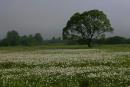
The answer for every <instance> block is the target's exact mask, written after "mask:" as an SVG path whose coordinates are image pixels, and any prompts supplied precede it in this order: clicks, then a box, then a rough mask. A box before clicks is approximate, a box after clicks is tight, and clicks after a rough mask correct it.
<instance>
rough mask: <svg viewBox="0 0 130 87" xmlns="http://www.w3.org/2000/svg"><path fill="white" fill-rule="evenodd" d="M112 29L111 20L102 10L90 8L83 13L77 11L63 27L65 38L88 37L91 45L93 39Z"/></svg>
mask: <svg viewBox="0 0 130 87" xmlns="http://www.w3.org/2000/svg"><path fill="white" fill-rule="evenodd" d="M112 31H113V28H112V27H111V24H110V21H109V19H108V18H107V16H106V15H105V14H104V13H103V12H102V11H99V10H90V11H88V12H87V11H86V12H83V13H82V14H80V13H75V14H74V15H73V16H72V17H71V18H70V20H69V21H68V22H67V24H66V26H65V28H64V29H63V39H68V40H78V39H86V40H87V41H88V46H89V47H91V43H92V40H93V39H95V38H99V37H100V36H102V35H104V34H105V33H106V32H112Z"/></svg>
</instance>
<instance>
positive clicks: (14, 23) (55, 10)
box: [0, 0, 130, 39]
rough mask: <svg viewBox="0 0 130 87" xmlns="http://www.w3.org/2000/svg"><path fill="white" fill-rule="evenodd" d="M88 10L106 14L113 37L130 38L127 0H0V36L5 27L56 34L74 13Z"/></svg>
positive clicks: (21, 31) (27, 31)
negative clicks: (112, 29)
mask: <svg viewBox="0 0 130 87" xmlns="http://www.w3.org/2000/svg"><path fill="white" fill-rule="evenodd" d="M92 9H98V10H101V11H104V13H106V14H107V16H108V18H109V19H110V21H111V24H112V26H113V28H114V29H115V31H114V33H113V36H114V35H120V36H125V37H129V38H130V0H0V38H3V37H4V36H5V35H6V32H7V31H9V30H17V31H18V32H19V33H20V35H23V34H34V33H37V32H40V33H41V34H42V36H43V37H44V38H45V39H48V38H51V37H53V36H56V37H58V36H61V35H62V29H63V27H64V26H65V25H66V23H67V21H68V19H69V18H70V17H71V16H72V15H73V14H74V13H76V12H83V11H88V10H92Z"/></svg>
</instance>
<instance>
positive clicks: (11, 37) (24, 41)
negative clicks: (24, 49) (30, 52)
mask: <svg viewBox="0 0 130 87" xmlns="http://www.w3.org/2000/svg"><path fill="white" fill-rule="evenodd" d="M42 42H43V38H42V36H41V34H40V33H36V34H35V35H34V36H33V35H31V34H30V35H29V36H26V35H24V36H19V34H18V32H17V31H14V30H12V31H9V32H8V33H7V35H6V38H4V39H3V40H1V41H0V46H18V45H22V46H33V45H41V44H42Z"/></svg>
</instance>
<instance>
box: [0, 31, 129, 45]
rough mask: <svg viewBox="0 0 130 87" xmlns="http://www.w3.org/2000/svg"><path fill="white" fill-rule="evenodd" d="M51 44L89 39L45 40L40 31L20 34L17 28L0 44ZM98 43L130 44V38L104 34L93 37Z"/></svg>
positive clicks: (77, 42)
mask: <svg viewBox="0 0 130 87" xmlns="http://www.w3.org/2000/svg"><path fill="white" fill-rule="evenodd" d="M50 44H53V45H54V44H66V45H87V44H88V40H85V39H78V40H73V39H70V40H62V38H61V37H57V38H56V37H52V38H51V39H50V40H43V37H42V35H41V34H40V33H36V34H34V35H32V34H30V35H23V36H20V35H19V33H18V32H17V31H15V30H12V31H8V32H7V34H6V37H5V38H4V39H2V40H0V46H35V45H50ZM96 44H130V39H128V38H125V37H121V36H113V37H108V38H105V36H102V37H101V38H99V39H93V43H92V45H96Z"/></svg>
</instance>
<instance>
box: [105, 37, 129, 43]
mask: <svg viewBox="0 0 130 87" xmlns="http://www.w3.org/2000/svg"><path fill="white" fill-rule="evenodd" d="M105 43H107V44H126V43H127V39H126V38H124V37H120V36H114V37H109V38H107V39H106V41H105Z"/></svg>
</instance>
